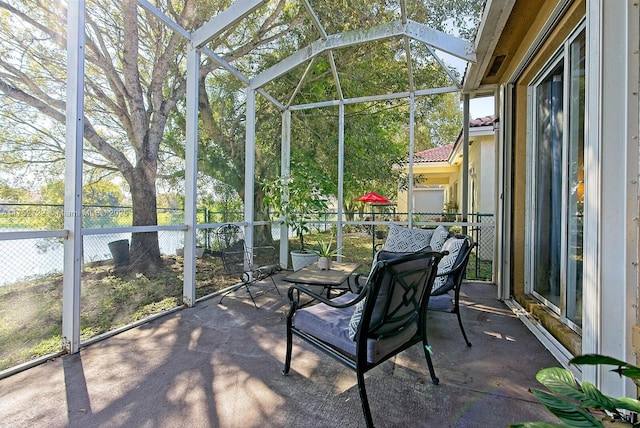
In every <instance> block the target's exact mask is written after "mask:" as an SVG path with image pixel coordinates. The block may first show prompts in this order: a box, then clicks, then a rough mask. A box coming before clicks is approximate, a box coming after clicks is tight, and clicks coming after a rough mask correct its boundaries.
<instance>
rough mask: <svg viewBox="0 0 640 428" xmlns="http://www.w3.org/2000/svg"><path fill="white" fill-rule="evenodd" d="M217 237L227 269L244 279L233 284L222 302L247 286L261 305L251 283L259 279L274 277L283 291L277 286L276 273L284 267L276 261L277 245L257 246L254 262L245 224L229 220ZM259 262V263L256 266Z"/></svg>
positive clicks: (218, 231) (254, 283) (254, 301)
mask: <svg viewBox="0 0 640 428" xmlns="http://www.w3.org/2000/svg"><path fill="white" fill-rule="evenodd" d="M216 241H217V243H218V248H219V251H220V256H221V258H222V264H223V266H224V270H225V272H227V273H228V274H237V275H238V276H239V278H240V281H241V282H240V283H238V284H236V285H234V286H232V287H230V288H229V289H227V290H226V291H225V292H224V293H222V296H221V297H220V301H219V302H218V303H222V300H223V299H224V298H225V297H226V296H227V295H228V294H230V293H233V292H234V291H237V290H239V289H240V288H244V289H245V290H246V291H247V293H248V294H249V297H250V298H251V301H252V302H253V305H254V306H255V307H256V309H258V305H257V304H256V300H255V298H254V295H253V293H251V287H253V286H255V285H256V284H257V283H258V281H261V280H263V279H266V278H271V282H272V283H273V289H275V290H276V292H277V293H278V294H279V295H280V290H278V287H277V286H276V282H275V280H274V279H273V276H272V275H273V274H274V273H276V272H278V271H280V270H281V267H280V265H279V264H278V263H275V248H274V247H272V246H262V247H253V263H252V262H251V253H250V252H249V251H248V248H247V247H246V245H245V241H244V233H243V231H242V228H240V227H239V226H236V225H233V224H225V225H222V226H220V227H219V228H218V229H217V230H216ZM255 266H258V267H255Z"/></svg>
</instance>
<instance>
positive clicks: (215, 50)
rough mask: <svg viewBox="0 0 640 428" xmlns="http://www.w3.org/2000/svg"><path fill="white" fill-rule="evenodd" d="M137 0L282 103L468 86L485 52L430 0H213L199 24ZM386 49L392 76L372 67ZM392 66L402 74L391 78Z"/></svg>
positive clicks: (210, 58) (284, 105) (208, 56)
mask: <svg viewBox="0 0 640 428" xmlns="http://www.w3.org/2000/svg"><path fill="white" fill-rule="evenodd" d="M137 1H138V4H139V5H140V6H141V7H143V8H144V9H146V10H147V11H149V12H151V13H152V14H154V15H156V16H157V17H158V18H159V19H160V20H161V21H163V22H164V23H165V24H166V25H168V26H169V27H170V28H172V29H173V30H174V31H176V32H179V33H180V34H181V35H183V37H185V38H187V39H188V40H189V42H190V46H191V47H192V48H197V49H200V50H201V52H202V53H203V54H204V55H205V58H206V61H211V62H212V63H215V64H216V66H217V67H218V68H221V69H224V70H226V71H227V72H229V73H230V74H231V75H233V76H235V77H236V78H237V79H239V80H240V81H241V82H242V84H243V85H244V86H246V87H251V88H253V89H255V90H257V91H258V92H259V93H261V94H262V95H264V96H265V97H266V98H267V99H269V100H270V101H271V102H272V103H273V104H275V105H276V106H278V107H279V108H280V109H285V108H288V107H290V106H296V105H309V104H315V103H324V105H327V103H329V104H332V103H335V102H344V101H345V100H349V99H350V100H353V99H363V100H367V99H369V97H380V96H383V97H384V96H390V95H392V94H409V93H418V94H420V93H424V94H427V93H432V91H434V90H437V89H440V90H442V89H443V88H444V89H446V91H448V92H451V91H456V90H460V88H461V87H462V83H461V82H462V79H461V71H460V70H464V66H465V65H466V63H467V62H474V61H475V46H474V45H473V43H471V42H469V41H467V40H464V39H462V38H460V37H457V36H456V35H455V34H452V33H455V32H456V31H457V30H456V28H455V26H453V25H451V24H445V26H446V25H448V26H449V28H447V29H448V30H450V31H446V32H445V31H443V29H437V28H433V27H432V26H431V25H430V24H429V23H428V22H429V17H430V16H431V11H430V9H429V6H428V3H430V2H429V1H428V0H423V1H419V0H396V1H393V0H392V1H388V0H387V1H353V2H349V4H348V5H347V4H346V3H345V4H343V3H344V2H327V1H326V0H322V1H321V0H242V1H235V2H233V3H231V4H229V5H228V6H227V7H219V8H216V7H211V9H210V13H211V14H212V16H211V18H209V19H208V20H205V21H204V24H202V25H200V26H199V27H197V28H192V29H188V28H184V27H182V26H180V25H178V24H177V23H176V22H174V21H173V20H171V19H170V18H169V17H168V15H167V14H165V13H164V11H163V10H162V9H161V7H159V6H157V4H156V5H154V4H151V3H150V2H149V1H148V0H137ZM158 3H159V2H158ZM213 3H215V4H217V3H216V2H213ZM223 3H224V2H220V5H223ZM478 18H479V17H478ZM442 19H445V20H446V19H447V18H446V17H442ZM201 22H203V21H202V20H201ZM381 55H386V58H387V59H386V61H385V62H384V63H385V64H386V66H388V69H387V70H385V72H386V76H387V78H386V80H385V82H382V79H377V77H380V75H377V73H376V70H367V65H369V66H371V64H374V63H376V61H378V63H380V56H381ZM454 62H457V64H458V68H456V66H455V65H452V64H453V63H454ZM390 74H391V75H394V76H396V78H395V79H391V83H389V78H388V76H389V75H390ZM283 87H287V88H290V89H288V90H283V89H282V88H283ZM318 87H321V88H322V90H319V89H318ZM320 92H322V94H321V93H320Z"/></svg>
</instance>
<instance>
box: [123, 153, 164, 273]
mask: <svg viewBox="0 0 640 428" xmlns="http://www.w3.org/2000/svg"><path fill="white" fill-rule="evenodd" d="M131 175H132V180H129V187H130V188H131V198H132V206H133V226H156V225H157V224H158V210H157V200H156V163H155V162H146V163H145V162H140V163H139V164H138V165H137V166H136V167H135V168H134V170H133V171H132V174H131ZM130 251H131V267H130V269H131V270H134V271H137V272H153V271H155V270H157V269H158V268H160V266H162V259H161V258H160V245H159V243H158V232H136V233H133V234H132V236H131V250H130Z"/></svg>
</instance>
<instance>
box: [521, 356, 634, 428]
mask: <svg viewBox="0 0 640 428" xmlns="http://www.w3.org/2000/svg"><path fill="white" fill-rule="evenodd" d="M569 363H570V364H580V365H584V364H587V365H600V364H605V365H613V366H617V368H616V369H614V370H612V372H614V373H617V374H618V375H620V376H624V377H628V378H630V379H632V380H633V381H634V382H635V383H636V385H637V384H638V379H640V368H638V367H636V366H633V365H631V364H628V363H625V362H624V361H620V360H618V359H615V358H612V357H607V356H603V355H598V354H588V355H582V356H578V357H575V358H573V359H572V360H571V361H569ZM536 379H537V380H538V382H540V383H541V384H542V385H544V386H545V387H546V388H547V389H548V392H547V391H542V390H539V389H531V393H532V394H533V395H534V396H535V397H536V398H537V399H538V401H540V403H542V404H543V405H544V406H545V407H546V408H547V409H548V410H549V411H550V412H551V413H553V414H554V415H555V416H557V417H558V419H560V420H561V421H562V422H563V423H564V424H566V425H557V424H548V423H542V422H526V423H521V424H516V425H511V426H512V427H523V428H534V427H535V428H544V427H557V426H571V427H604V426H605V425H604V424H603V421H604V422H606V421H615V422H619V423H625V424H628V425H631V426H634V427H637V426H640V423H638V422H636V420H637V415H638V413H640V401H638V400H635V399H632V398H626V397H623V398H612V397H609V396H607V395H605V394H603V393H602V392H601V391H600V390H598V389H597V388H596V387H595V385H593V384H591V383H589V382H587V381H583V382H582V383H579V382H577V381H576V379H575V377H574V375H573V373H572V372H571V371H570V370H567V369H563V368H559V367H550V368H545V369H542V370H540V371H539V372H538V373H537V375H536ZM624 411H628V412H631V413H630V414H629V413H625V412H624ZM597 416H598V417H597Z"/></svg>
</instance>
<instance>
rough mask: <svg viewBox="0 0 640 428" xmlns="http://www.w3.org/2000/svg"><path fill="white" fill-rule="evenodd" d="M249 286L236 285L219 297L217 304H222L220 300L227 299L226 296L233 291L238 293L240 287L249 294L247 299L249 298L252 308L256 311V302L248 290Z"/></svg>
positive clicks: (246, 284) (247, 284)
mask: <svg viewBox="0 0 640 428" xmlns="http://www.w3.org/2000/svg"><path fill="white" fill-rule="evenodd" d="M250 285H251V284H249V283H246V282H244V283H242V284H238V285H237V286H235V287H233V288H230V289H229V290H227V291H225V292H224V293H223V294H222V296H221V297H220V301H218V304H221V303H222V299H224V298H225V297H227V295H228V294H231V293H233V292H234V291H238V290H239V289H241V288H242V287H244V288H245V289H246V290H247V293H248V294H249V297H251V301H252V302H253V306H255V308H256V309H259V308H258V305H257V304H256V300H255V299H254V298H253V294H251V290H249V286H250Z"/></svg>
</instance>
